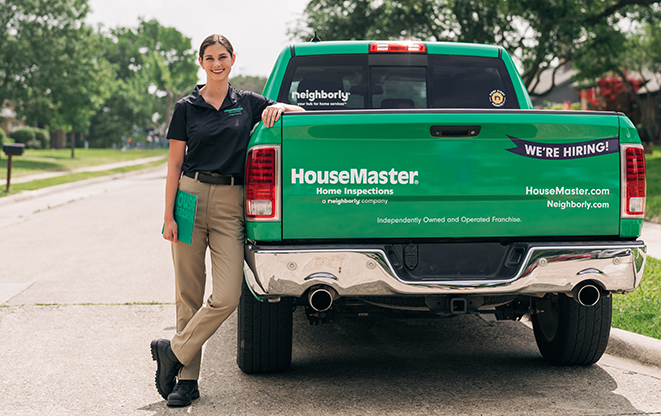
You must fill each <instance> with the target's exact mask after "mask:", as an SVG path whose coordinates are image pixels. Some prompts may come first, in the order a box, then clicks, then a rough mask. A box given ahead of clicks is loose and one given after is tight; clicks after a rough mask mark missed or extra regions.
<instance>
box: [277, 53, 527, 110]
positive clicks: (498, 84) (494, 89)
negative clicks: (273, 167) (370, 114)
mask: <svg viewBox="0 0 661 416" xmlns="http://www.w3.org/2000/svg"><path fill="white" fill-rule="evenodd" d="M278 101H280V102H285V103H290V104H295V105H299V106H301V107H303V108H305V109H306V110H308V111H318V110H356V109H407V108H408V109H411V108H417V109H425V108H426V109H445V108H469V109H517V108H520V107H519V103H518V101H517V98H516V95H515V92H514V88H513V86H512V82H511V80H510V78H509V75H508V73H507V70H506V68H505V64H504V62H503V61H502V60H501V59H498V58H488V57H474V56H454V55H412V54H395V53H392V54H390V53H389V54H379V55H368V54H365V55H322V56H299V57H294V58H292V59H291V61H290V63H289V67H288V68H287V72H286V74H285V78H284V83H283V86H282V88H281V89H280V95H279V97H278Z"/></svg>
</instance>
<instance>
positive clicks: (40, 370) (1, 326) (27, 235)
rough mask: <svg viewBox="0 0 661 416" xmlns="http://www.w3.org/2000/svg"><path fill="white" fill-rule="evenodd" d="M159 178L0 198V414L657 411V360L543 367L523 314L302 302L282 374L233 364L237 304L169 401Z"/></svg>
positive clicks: (169, 318)
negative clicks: (189, 382)
mask: <svg viewBox="0 0 661 416" xmlns="http://www.w3.org/2000/svg"><path fill="white" fill-rule="evenodd" d="M164 180H165V172H164V171H163V170H158V171H154V172H151V173H149V174H144V175H136V176H131V177H126V178H123V179H118V180H114V181H108V182H102V183H97V184H94V185H90V186H88V187H81V188H76V189H75V190H72V191H71V192H75V195H68V196H66V195H64V193H61V194H59V196H58V198H60V200H59V201H60V202H54V199H53V198H52V197H51V198H50V199H47V198H45V199H42V200H40V198H34V199H32V200H30V201H24V202H18V203H13V204H5V205H0V235H1V236H2V239H0V262H1V265H0V304H2V306H3V307H0V386H1V390H0V391H2V397H3V398H2V399H1V401H0V414H3V415H4V414H7V415H35V414H49V415H51V414H52V415H78V414H89V415H161V414H163V415H165V414H194V415H435V414H439V415H479V414H482V415H514V414H526V415H550V414H555V415H638V414H661V369H660V368H659V367H653V366H652V367H650V366H643V365H641V364H639V363H636V362H633V361H629V360H625V359H621V358H617V357H613V356H609V355H605V356H604V357H603V358H602V360H601V361H600V362H599V363H597V364H596V365H593V366H590V367H578V368H564V367H552V366H549V365H548V364H546V363H545V362H544V360H543V359H542V358H541V356H540V355H539V353H538V351H537V347H536V345H535V342H534V337H533V334H532V331H531V330H530V328H528V327H527V326H526V325H525V324H524V323H521V322H498V323H488V322H486V321H484V320H482V319H480V318H478V317H474V316H463V317H458V318H455V319H451V320H442V321H436V322H418V323H412V322H393V321H390V320H385V319H380V318H378V317H369V318H365V319H360V320H349V321H343V322H341V323H339V324H336V325H325V326H310V325H308V324H307V322H306V320H305V318H304V316H303V313H302V311H297V313H296V314H295V327H294V333H295V335H294V352H293V362H292V367H291V369H290V370H289V371H287V372H286V373H283V374H274V375H262V376H249V375H245V374H243V373H242V372H241V371H240V370H239V369H238V367H237V366H236V364H235V357H236V315H232V316H231V317H230V319H229V320H228V321H227V322H226V323H225V324H224V325H223V326H222V327H221V329H220V330H219V331H218V332H217V333H216V335H214V336H213V337H212V338H211V339H210V340H209V342H208V343H207V345H206V347H205V350H204V354H203V357H204V358H203V372H202V376H201V380H200V388H201V392H202V397H201V399H200V400H197V401H195V402H194V404H193V406H192V407H190V408H184V409H168V408H167V407H166V406H165V402H164V401H163V400H162V399H161V398H160V396H159V395H158V393H157V392H156V389H155V388H154V384H153V378H154V370H155V364H154V363H153V361H151V356H150V353H149V341H150V340H151V339H153V338H157V337H171V336H172V334H173V331H174V306H173V305H172V302H173V297H174V295H173V291H174V288H173V274H172V266H171V258H170V252H169V245H168V243H167V242H165V241H164V240H163V239H162V237H161V236H160V231H161V225H162V205H163V188H164ZM49 206H50V208H49Z"/></svg>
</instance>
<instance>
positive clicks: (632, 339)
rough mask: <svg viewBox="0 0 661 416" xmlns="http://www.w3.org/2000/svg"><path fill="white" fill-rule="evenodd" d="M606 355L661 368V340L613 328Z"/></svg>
mask: <svg viewBox="0 0 661 416" xmlns="http://www.w3.org/2000/svg"><path fill="white" fill-rule="evenodd" d="M606 354H608V355H614V356H616V357H621V358H626V359H629V360H633V361H637V362H639V363H641V364H645V365H653V366H656V367H659V368H661V340H658V339H655V338H651V337H647V336H645V335H639V334H634V333H633V332H629V331H624V330H622V329H617V328H611V334H610V338H609V339H608V347H606Z"/></svg>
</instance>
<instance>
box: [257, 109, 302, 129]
mask: <svg viewBox="0 0 661 416" xmlns="http://www.w3.org/2000/svg"><path fill="white" fill-rule="evenodd" d="M285 111H305V109H304V108H301V107H299V106H297V105H292V104H285V103H275V104H273V105H270V106H268V107H266V108H265V109H264V111H262V121H263V122H264V125H265V126H266V127H273V125H274V124H275V122H276V121H278V120H280V115H282V113H284V112H285Z"/></svg>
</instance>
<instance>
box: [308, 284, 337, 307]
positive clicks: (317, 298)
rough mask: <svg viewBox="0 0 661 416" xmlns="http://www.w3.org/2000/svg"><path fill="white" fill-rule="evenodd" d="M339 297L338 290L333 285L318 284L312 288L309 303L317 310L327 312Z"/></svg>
mask: <svg viewBox="0 0 661 416" xmlns="http://www.w3.org/2000/svg"><path fill="white" fill-rule="evenodd" d="M337 298H338V296H337V292H336V291H335V289H333V288H332V287H329V286H317V287H313V288H311V289H310V293H308V304H309V305H310V307H311V308H312V309H314V310H315V311H317V312H326V311H327V310H329V309H330V308H331V306H333V301H334V300H335V299H337Z"/></svg>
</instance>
